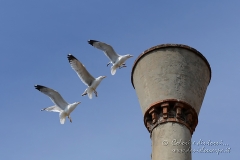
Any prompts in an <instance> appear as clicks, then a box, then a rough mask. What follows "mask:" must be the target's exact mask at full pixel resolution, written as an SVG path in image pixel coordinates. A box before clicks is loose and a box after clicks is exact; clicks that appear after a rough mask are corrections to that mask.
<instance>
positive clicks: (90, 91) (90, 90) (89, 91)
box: [87, 87, 93, 99]
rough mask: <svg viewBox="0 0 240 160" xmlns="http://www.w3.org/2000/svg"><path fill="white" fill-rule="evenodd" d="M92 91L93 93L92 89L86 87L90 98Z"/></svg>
mask: <svg viewBox="0 0 240 160" xmlns="http://www.w3.org/2000/svg"><path fill="white" fill-rule="evenodd" d="M92 93H93V89H92V88H90V87H88V89H87V94H88V97H89V99H92Z"/></svg>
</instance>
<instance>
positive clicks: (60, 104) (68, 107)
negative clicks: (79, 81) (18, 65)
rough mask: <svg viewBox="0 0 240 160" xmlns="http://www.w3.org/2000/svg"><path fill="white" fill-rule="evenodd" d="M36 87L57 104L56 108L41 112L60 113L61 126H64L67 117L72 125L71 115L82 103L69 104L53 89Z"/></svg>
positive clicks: (48, 108)
mask: <svg viewBox="0 0 240 160" xmlns="http://www.w3.org/2000/svg"><path fill="white" fill-rule="evenodd" d="M34 87H35V88H36V89H37V90H39V91H40V92H42V93H43V94H46V95H47V96H49V97H50V99H51V100H52V102H53V103H54V104H55V105H54V106H51V107H47V108H43V109H42V110H41V111H49V112H60V113H59V118H60V123H61V124H64V122H65V119H66V117H68V119H69V120H70V122H71V123H72V119H71V117H70V114H71V112H72V111H73V110H74V109H75V108H76V107H77V105H78V104H80V103H81V102H75V103H72V104H69V103H67V102H66V101H65V100H64V99H63V98H62V96H61V95H60V94H59V93H58V92H57V91H55V90H53V89H51V88H48V87H45V86H41V85H35V86H34Z"/></svg>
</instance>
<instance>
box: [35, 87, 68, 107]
mask: <svg viewBox="0 0 240 160" xmlns="http://www.w3.org/2000/svg"><path fill="white" fill-rule="evenodd" d="M35 88H36V89H37V90H39V91H40V92H42V93H44V94H46V95H47V96H49V97H50V99H51V100H52V101H53V103H55V104H56V105H57V106H58V107H60V108H61V109H62V110H64V109H65V108H66V107H67V106H68V105H69V104H68V103H67V102H66V101H65V100H64V99H63V98H62V96H61V95H60V94H59V93H58V92H57V91H55V90H53V89H51V88H48V87H45V86H41V85H35Z"/></svg>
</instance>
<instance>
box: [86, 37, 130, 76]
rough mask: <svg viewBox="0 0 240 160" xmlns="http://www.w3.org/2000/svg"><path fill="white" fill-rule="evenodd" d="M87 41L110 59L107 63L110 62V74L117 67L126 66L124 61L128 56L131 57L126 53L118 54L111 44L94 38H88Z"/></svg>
mask: <svg viewBox="0 0 240 160" xmlns="http://www.w3.org/2000/svg"><path fill="white" fill-rule="evenodd" d="M88 43H89V44H90V45H92V46H93V47H95V48H98V49H100V50H102V51H103V52H104V53H105V55H106V56H107V57H108V58H109V59H110V62H109V63H108V64H107V66H108V65H109V64H110V63H112V68H111V74H112V75H114V74H115V73H116V70H117V68H119V69H121V68H123V67H127V66H126V65H125V63H124V62H125V61H126V60H127V59H128V58H131V57H133V56H132V55H130V54H127V55H118V54H117V53H116V52H115V51H114V49H113V48H112V46H110V45H109V44H106V43H103V42H100V41H96V40H89V41H88Z"/></svg>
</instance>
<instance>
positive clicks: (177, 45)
mask: <svg viewBox="0 0 240 160" xmlns="http://www.w3.org/2000/svg"><path fill="white" fill-rule="evenodd" d="M161 48H184V49H187V50H190V51H192V52H193V53H195V54H196V55H198V56H199V57H200V58H202V60H203V61H204V62H205V63H206V64H207V66H208V68H209V71H210V79H209V83H210V80H211V74H212V73H211V67H210V64H209V63H208V61H207V59H206V58H205V57H204V56H203V55H202V54H201V53H200V52H199V51H198V50H196V49H195V48H192V47H190V46H187V45H184V44H161V45H157V46H154V47H151V48H149V49H147V50H145V51H144V52H143V53H141V54H140V55H139V56H138V58H137V59H136V60H135V62H134V64H133V67H132V72H131V82H132V86H133V88H135V87H134V83H133V73H134V69H135V67H136V65H137V63H138V62H139V61H140V59H141V58H143V57H144V56H145V55H147V54H148V53H150V52H152V51H154V50H157V49H161Z"/></svg>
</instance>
